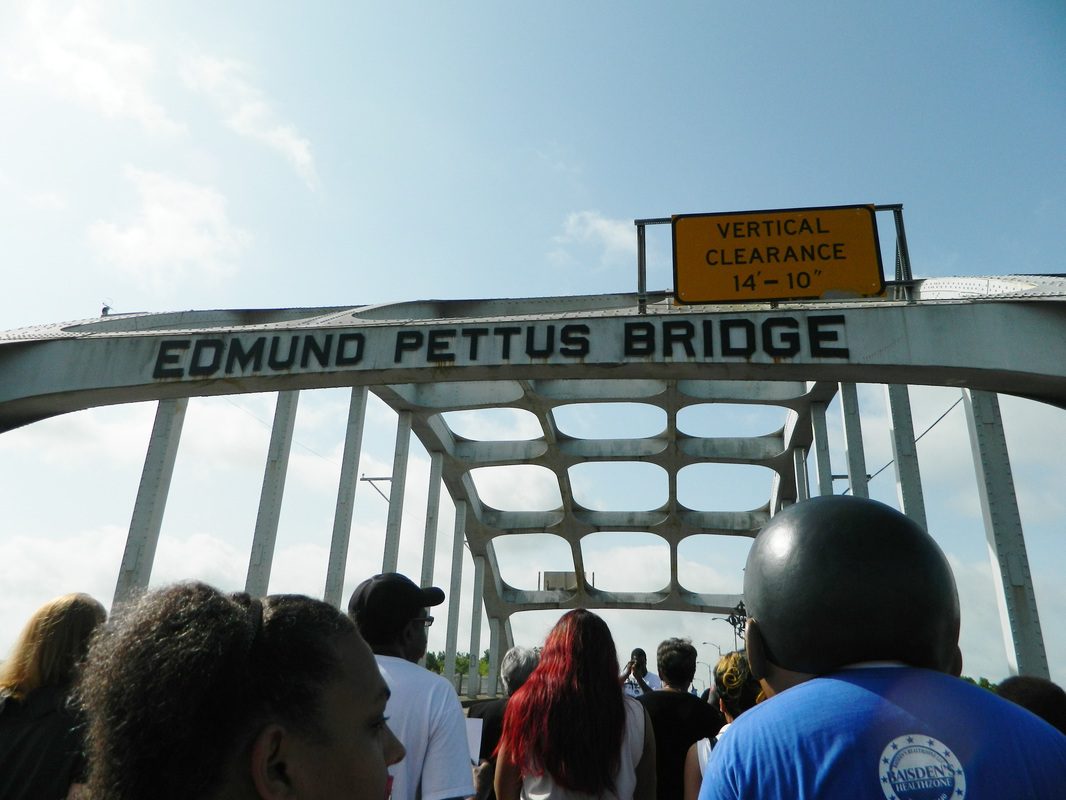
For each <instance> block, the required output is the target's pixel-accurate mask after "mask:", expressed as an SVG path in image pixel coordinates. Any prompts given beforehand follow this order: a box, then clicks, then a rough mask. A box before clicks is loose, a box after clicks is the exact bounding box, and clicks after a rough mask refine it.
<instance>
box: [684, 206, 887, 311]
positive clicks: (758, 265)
mask: <svg viewBox="0 0 1066 800" xmlns="http://www.w3.org/2000/svg"><path fill="white" fill-rule="evenodd" d="M671 227H672V229H673V239H674V297H675V299H676V300H677V302H679V303H738V302H750V301H753V300H805V299H811V298H820V297H825V296H827V295H831V296H838V297H839V296H860V297H870V296H873V295H879V294H881V293H882V292H883V291H884V288H885V277H884V272H883V270H882V266H881V248H880V245H879V244H878V241H877V223H876V221H875V219H874V207H873V206H872V205H869V206H829V207H825V208H792V209H787V210H783V211H741V212H733V213H727V214H679V215H677V216H674V217H673V219H672V225H671Z"/></svg>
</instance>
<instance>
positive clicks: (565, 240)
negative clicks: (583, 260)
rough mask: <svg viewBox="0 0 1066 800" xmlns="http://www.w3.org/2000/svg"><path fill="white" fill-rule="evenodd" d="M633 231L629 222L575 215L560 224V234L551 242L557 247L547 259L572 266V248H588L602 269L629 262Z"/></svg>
mask: <svg viewBox="0 0 1066 800" xmlns="http://www.w3.org/2000/svg"><path fill="white" fill-rule="evenodd" d="M636 236H637V234H636V228H635V227H634V226H633V221H632V220H623V219H610V218H608V217H605V216H603V215H602V214H601V213H600V212H598V211H575V212H573V213H571V214H569V215H568V216H567V218H566V221H565V222H564V223H563V232H562V233H561V234H560V235H559V236H556V237H555V238H554V240H553V241H554V242H555V243H556V244H557V245H558V247H557V248H556V249H555V250H554V251H552V252H551V253H550V257H551V258H552V259H553V260H555V261H556V262H559V263H572V262H574V261H575V260H577V259H575V257H574V256H573V255H572V253H571V250H573V249H574V248H590V249H591V250H592V251H593V252H594V253H595V254H596V257H597V258H598V259H599V262H600V265H601V266H607V265H608V264H615V263H618V262H620V261H632V260H633V259H634V253H635V250H636V241H637V239H636Z"/></svg>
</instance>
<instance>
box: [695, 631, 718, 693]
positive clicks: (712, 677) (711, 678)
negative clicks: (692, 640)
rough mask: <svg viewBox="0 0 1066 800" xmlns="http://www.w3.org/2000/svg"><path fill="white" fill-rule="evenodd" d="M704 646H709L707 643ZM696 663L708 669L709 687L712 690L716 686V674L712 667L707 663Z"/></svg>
mask: <svg viewBox="0 0 1066 800" xmlns="http://www.w3.org/2000/svg"><path fill="white" fill-rule="evenodd" d="M704 644H707V642H704ZM696 663H697V664H703V666H705V667H707V687H708V688H710V687H711V686H713V685H714V673H713V672H712V671H711V665H710V664H708V663H707V662H706V661H697V662H696Z"/></svg>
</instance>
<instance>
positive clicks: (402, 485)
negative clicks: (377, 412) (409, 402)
mask: <svg viewBox="0 0 1066 800" xmlns="http://www.w3.org/2000/svg"><path fill="white" fill-rule="evenodd" d="M410 451H411V412H410V411H401V412H400V413H399V415H398V416H397V420H396V448H395V450H394V451H393V455H392V481H391V490H390V491H389V517H388V520H387V522H386V523H385V555H384V557H383V559H382V563H381V571H382V572H395V571H396V564H397V563H398V562H399V560H400V525H401V523H402V522H403V497H404V492H405V491H406V489H407V459H408V456H409V455H410Z"/></svg>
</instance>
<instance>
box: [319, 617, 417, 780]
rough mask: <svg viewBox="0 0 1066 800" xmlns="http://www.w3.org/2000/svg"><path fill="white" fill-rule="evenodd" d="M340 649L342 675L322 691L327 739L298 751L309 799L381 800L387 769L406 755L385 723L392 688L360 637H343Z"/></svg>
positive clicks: (323, 723)
mask: <svg viewBox="0 0 1066 800" xmlns="http://www.w3.org/2000/svg"><path fill="white" fill-rule="evenodd" d="M337 649H338V650H339V652H340V655H341V665H342V668H341V673H340V675H339V676H338V677H337V678H336V679H335V680H333V681H332V682H331V683H329V684H328V685H327V686H326V687H325V690H324V691H323V693H322V712H321V717H320V719H319V724H320V726H321V729H322V733H323V734H324V735H323V736H322V737H321V738H320V739H319V740H317V741H316V740H315V739H312V738H307V739H305V740H304V741H303V742H302V743H301V747H300V750H301V751H302V752H301V753H300V757H301V758H300V760H301V761H302V762H303V767H304V769H303V770H302V772H303V774H304V775H305V776H308V780H307V788H308V789H309V792H308V793H307V794H306V796H307V797H312V798H315V800H340V798H350V797H354V796H358V797H366V798H368V800H383V798H385V797H386V792H387V787H388V769H387V767H388V765H390V764H395V763H396V762H397V761H399V760H400V759H402V758H403V757H404V748H403V745H402V744H400V742H399V741H398V740H397V739H396V737H395V736H394V735H393V733H392V731H391V730H389V726H388V724H386V722H385V701H386V700H387V699H388V696H389V690H388V687H387V686H386V685H385V681H384V680H383V679H382V677H381V673H380V672H379V671H378V666H377V662H375V661H374V656H373V655H372V654H371V652H370V648H369V647H367V646H366V643H365V642H363V640H362V639H361V638H359V637H358V636H356V635H350V636H345V637H344V638H343V639H342V640H341V641H340V642H339V644H338V646H337ZM300 796H301V797H303V796H305V795H304V794H303V793H301V795H300Z"/></svg>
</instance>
